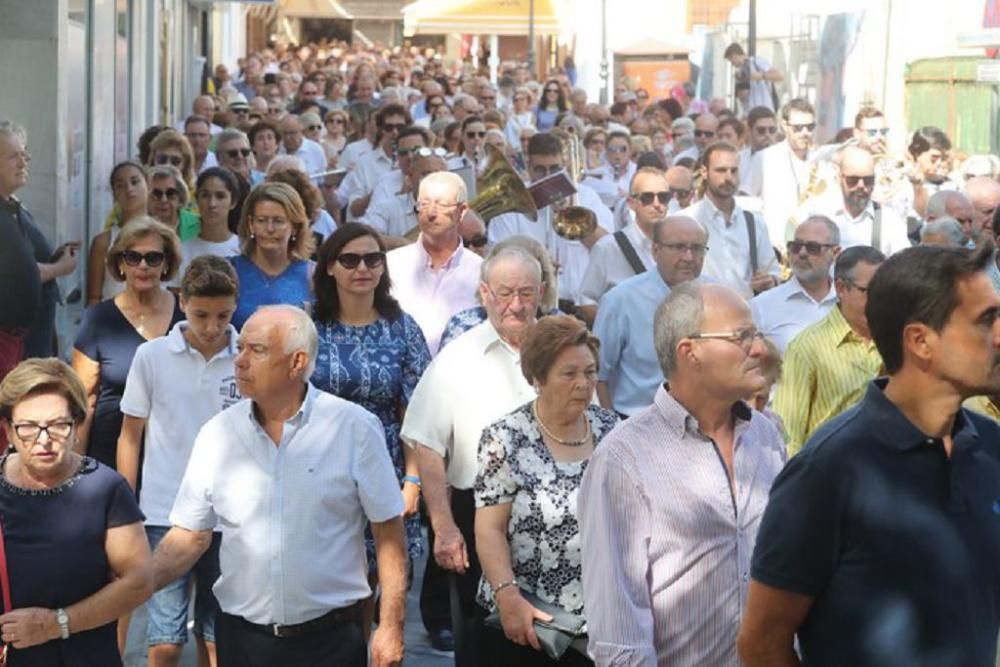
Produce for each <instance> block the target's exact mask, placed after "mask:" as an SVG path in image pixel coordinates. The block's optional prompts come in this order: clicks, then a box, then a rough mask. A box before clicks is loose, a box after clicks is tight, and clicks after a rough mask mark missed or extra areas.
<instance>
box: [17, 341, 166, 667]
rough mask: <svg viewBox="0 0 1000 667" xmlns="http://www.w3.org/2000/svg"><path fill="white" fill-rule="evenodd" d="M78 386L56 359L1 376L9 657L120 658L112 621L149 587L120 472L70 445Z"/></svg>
mask: <svg viewBox="0 0 1000 667" xmlns="http://www.w3.org/2000/svg"><path fill="white" fill-rule="evenodd" d="M86 417H87V392H86V390H85V389H84V387H83V385H82V383H81V382H80V379H79V378H78V377H77V376H76V375H75V374H74V373H73V371H72V369H70V367H69V366H67V365H66V364H65V363H64V362H62V361H60V360H57V359H31V360H28V361H24V362H22V363H21V364H20V365H19V366H17V367H16V368H15V369H14V370H13V371H11V373H10V374H8V375H7V377H6V378H5V379H4V381H3V383H2V384H0V424H2V427H3V429H4V430H5V431H6V433H7V437H8V439H9V441H10V443H11V444H12V445H13V451H12V452H9V453H6V454H4V456H3V457H2V458H0V516H2V517H3V522H2V525H0V531H2V533H3V540H4V547H5V552H6V553H5V558H6V563H5V564H6V567H7V570H8V572H9V578H10V583H11V587H10V595H11V606H12V610H8V611H7V613H5V614H4V615H3V617H2V619H3V621H2V641H3V643H4V645H5V646H4V647H3V649H2V651H3V653H4V654H5V655H6V658H7V660H8V661H9V662H7V664H9V665H39V666H41V665H64V666H66V667H72V666H76V665H79V666H83V665H111V666H114V665H121V664H122V659H121V655H120V654H119V651H118V645H117V643H116V640H115V619H117V618H118V617H120V616H121V615H123V614H125V613H127V612H128V611H129V610H131V609H133V608H134V607H136V606H138V605H140V604H142V603H143V602H144V601H145V600H146V599H147V598H149V596H150V594H151V593H152V592H153V574H152V567H151V559H150V555H149V547H148V545H147V543H146V538H145V533H144V531H143V526H142V521H143V516H142V512H140V511H139V507H138V505H137V504H136V501H135V496H134V495H133V494H132V492H131V490H130V489H129V488H128V485H127V484H126V483H125V480H124V479H123V478H122V477H121V476H120V475H118V474H117V473H116V472H114V471H113V470H110V469H108V468H107V467H105V466H104V465H102V464H101V463H99V462H98V461H96V460H95V459H93V458H91V457H88V456H82V455H81V454H79V453H78V452H77V451H75V450H76V448H77V444H78V434H79V431H80V428H81V426H82V425H83V423H84V421H85V419H86Z"/></svg>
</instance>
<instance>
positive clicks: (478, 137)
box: [448, 114, 487, 173]
mask: <svg viewBox="0 0 1000 667" xmlns="http://www.w3.org/2000/svg"><path fill="white" fill-rule="evenodd" d="M460 133H461V134H460V136H461V144H460V145H461V147H462V152H461V153H460V154H459V155H456V156H454V157H452V158H451V159H449V160H448V169H450V170H452V171H455V170H457V169H466V168H472V169H475V170H476V173H479V172H480V171H481V170H482V169H483V168H484V167H485V166H486V163H487V159H486V152H485V151H486V149H485V148H483V145H484V144H485V143H486V123H484V122H483V119H482V117H480V116H478V115H475V114H472V115H468V116H466V117H465V118H464V119H463V120H462V129H461V130H460Z"/></svg>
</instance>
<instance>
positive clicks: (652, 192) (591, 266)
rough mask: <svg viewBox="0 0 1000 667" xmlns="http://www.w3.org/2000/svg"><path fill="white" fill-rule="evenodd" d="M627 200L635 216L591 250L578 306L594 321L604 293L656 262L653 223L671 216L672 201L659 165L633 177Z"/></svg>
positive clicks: (584, 315) (585, 319)
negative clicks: (668, 213)
mask: <svg viewBox="0 0 1000 667" xmlns="http://www.w3.org/2000/svg"><path fill="white" fill-rule="evenodd" d="M627 202H628V207H629V209H630V210H631V211H632V213H633V216H634V219H633V220H631V221H630V222H629V223H628V225H626V226H625V228H624V229H621V230H618V231H616V232H615V233H614V234H611V235H608V236H605V237H604V238H602V239H601V240H600V241H598V242H597V243H596V244H594V247H593V248H591V250H590V262H589V263H588V264H587V271H586V273H584V274H583V282H582V283H581V284H580V303H579V304H578V305H579V308H578V309H577V314H578V315H579V316H580V317H582V318H583V320H584V321H585V322H586V323H587V324H593V322H594V317H595V316H596V315H597V307H598V304H599V303H600V302H601V297H603V296H604V295H605V294H606V293H607V291H608V290H610V289H611V288H612V287H614V286H615V285H617V284H618V283H620V282H622V281H624V280H627V279H628V278H631V277H632V276H634V275H637V274H640V273H644V272H645V271H647V270H648V269H651V268H653V266H655V263H656V262H655V260H654V259H653V227H654V226H655V225H656V223H658V222H660V221H661V220H664V219H665V218H666V217H667V211H668V208H669V205H670V186H669V185H667V178H666V176H664V174H663V172H662V171H660V170H659V169H656V168H655V167H643V168H642V169H640V170H639V171H637V172H636V173H635V176H633V177H632V184H631V186H630V187H629V195H628V199H627Z"/></svg>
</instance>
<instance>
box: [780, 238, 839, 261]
mask: <svg viewBox="0 0 1000 667" xmlns="http://www.w3.org/2000/svg"><path fill="white" fill-rule="evenodd" d="M787 247H788V254H789V255H798V254H799V253H800V252H802V249H803V248H805V249H806V252H807V253H809V254H810V255H812V256H813V257H819V256H820V255H821V254H823V251H824V250H826V249H827V248H832V247H834V246H833V244H832V243H817V242H816V241H789V242H788V246H787Z"/></svg>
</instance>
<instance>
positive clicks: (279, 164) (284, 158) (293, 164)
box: [267, 155, 306, 176]
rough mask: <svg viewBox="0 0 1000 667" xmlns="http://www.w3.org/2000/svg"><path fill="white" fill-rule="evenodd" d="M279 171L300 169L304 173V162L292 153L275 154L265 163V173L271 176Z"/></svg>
mask: <svg viewBox="0 0 1000 667" xmlns="http://www.w3.org/2000/svg"><path fill="white" fill-rule="evenodd" d="M279 171H301V172H302V173H303V174H305V173H306V163H305V162H303V161H302V158H299V157H296V156H294V155H276V156H275V157H274V158H273V159H272V160H271V162H270V163H269V164H268V165H267V175H268V176H272V175H273V174H277V173H278V172H279Z"/></svg>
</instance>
